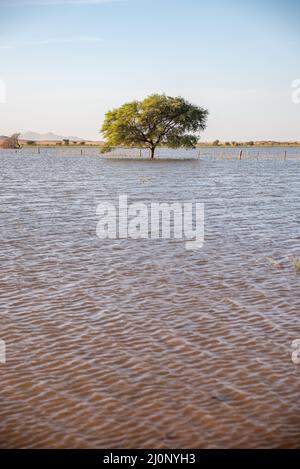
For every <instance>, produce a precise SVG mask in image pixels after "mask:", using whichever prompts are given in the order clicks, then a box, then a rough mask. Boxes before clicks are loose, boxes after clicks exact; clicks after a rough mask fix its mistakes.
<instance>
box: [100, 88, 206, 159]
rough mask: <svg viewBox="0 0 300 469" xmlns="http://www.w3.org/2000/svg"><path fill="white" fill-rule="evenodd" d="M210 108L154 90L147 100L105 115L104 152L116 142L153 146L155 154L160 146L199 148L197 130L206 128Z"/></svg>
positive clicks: (124, 105) (144, 146) (122, 144)
mask: <svg viewBox="0 0 300 469" xmlns="http://www.w3.org/2000/svg"><path fill="white" fill-rule="evenodd" d="M207 117H208V111H207V110H206V109H204V108H202V107H198V106H194V105H193V104H190V103H189V102H188V101H186V100H185V99H183V98H181V97H177V98H172V97H170V96H166V95H158V94H154V95H151V96H149V97H148V98H146V99H144V100H143V101H133V102H131V103H126V104H123V106H121V107H120V108H118V109H114V110H113V111H109V112H108V113H107V114H106V116H105V121H104V123H103V126H102V129H101V131H102V133H103V135H104V138H105V145H104V147H103V149H102V151H103V152H105V151H109V150H110V149H111V148H112V147H116V146H130V147H133V146H137V147H140V148H149V149H150V151H151V158H154V154H155V149H156V148H157V147H158V146H168V147H170V148H180V147H185V148H195V146H196V144H197V141H198V136H197V133H198V132H200V131H201V130H204V129H205V127H206V123H207Z"/></svg>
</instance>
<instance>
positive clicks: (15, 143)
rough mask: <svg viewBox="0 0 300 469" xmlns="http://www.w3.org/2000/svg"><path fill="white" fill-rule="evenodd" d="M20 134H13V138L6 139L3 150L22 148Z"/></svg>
mask: <svg viewBox="0 0 300 469" xmlns="http://www.w3.org/2000/svg"><path fill="white" fill-rule="evenodd" d="M19 137H20V134H12V136H11V137H6V139H5V140H4V141H3V143H2V147H3V148H10V149H11V148H20V147H21V145H20V143H19Z"/></svg>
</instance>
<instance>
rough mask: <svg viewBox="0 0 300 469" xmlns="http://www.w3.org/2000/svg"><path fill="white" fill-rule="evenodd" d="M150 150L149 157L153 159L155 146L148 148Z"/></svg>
mask: <svg viewBox="0 0 300 469" xmlns="http://www.w3.org/2000/svg"><path fill="white" fill-rule="evenodd" d="M150 150H151V159H153V158H154V154H155V147H152V148H150Z"/></svg>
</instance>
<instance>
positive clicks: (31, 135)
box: [20, 132, 85, 142]
mask: <svg viewBox="0 0 300 469" xmlns="http://www.w3.org/2000/svg"><path fill="white" fill-rule="evenodd" d="M20 138H21V139H22V140H34V141H40V140H46V141H52V140H53V141H54V140H64V139H68V140H70V141H74V142H82V141H84V140H85V139H84V138H79V137H73V136H67V137H66V136H64V135H56V134H54V133H53V132H48V133H45V134H39V133H38V132H25V133H24V134H21V135H20Z"/></svg>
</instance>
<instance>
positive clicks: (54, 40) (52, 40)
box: [0, 36, 103, 49]
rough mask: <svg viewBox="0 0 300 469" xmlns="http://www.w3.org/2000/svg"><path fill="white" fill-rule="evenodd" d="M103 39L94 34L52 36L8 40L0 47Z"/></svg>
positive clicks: (101, 40)
mask: <svg viewBox="0 0 300 469" xmlns="http://www.w3.org/2000/svg"><path fill="white" fill-rule="evenodd" d="M101 42H103V39H102V38H100V37H94V36H71V37H50V38H45V39H34V40H28V41H26V40H20V41H14V42H8V43H3V44H1V42H0V49H13V48H15V47H24V46H44V45H51V44H74V43H89V44H95V43H101Z"/></svg>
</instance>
